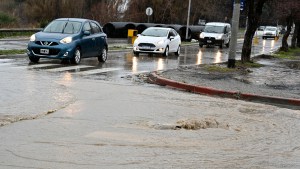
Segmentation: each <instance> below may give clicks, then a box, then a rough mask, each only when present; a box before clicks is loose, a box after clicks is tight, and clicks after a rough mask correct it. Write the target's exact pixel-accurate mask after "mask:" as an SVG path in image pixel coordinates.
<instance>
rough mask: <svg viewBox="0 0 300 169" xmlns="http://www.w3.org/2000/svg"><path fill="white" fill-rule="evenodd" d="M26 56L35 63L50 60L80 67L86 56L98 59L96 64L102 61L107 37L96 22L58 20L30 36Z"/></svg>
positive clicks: (104, 55) (74, 19)
mask: <svg viewBox="0 0 300 169" xmlns="http://www.w3.org/2000/svg"><path fill="white" fill-rule="evenodd" d="M27 55H28V57H29V60H30V61H31V62H34V63H38V62H39V60H40V58H51V59H61V60H69V61H71V63H74V64H79V63H80V60H81V59H82V58H85V57H98V61H99V62H105V61H106V59H107V36H106V34H105V33H104V32H103V30H102V28H101V26H100V24H99V23H98V22H96V21H93V20H88V19H79V18H60V19H56V20H54V21H52V22H51V23H50V24H49V25H47V26H46V27H45V29H43V31H41V32H38V33H35V34H33V35H32V36H31V37H30V42H29V43H28V48H27Z"/></svg>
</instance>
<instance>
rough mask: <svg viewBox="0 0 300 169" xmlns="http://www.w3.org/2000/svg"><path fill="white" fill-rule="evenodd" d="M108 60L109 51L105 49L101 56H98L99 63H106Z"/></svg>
mask: <svg viewBox="0 0 300 169" xmlns="http://www.w3.org/2000/svg"><path fill="white" fill-rule="evenodd" d="M106 60H107V50H106V48H105V47H104V48H103V49H102V51H101V53H100V55H99V56H98V61H99V62H105V61H106Z"/></svg>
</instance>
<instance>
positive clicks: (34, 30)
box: [0, 28, 43, 33]
mask: <svg viewBox="0 0 300 169" xmlns="http://www.w3.org/2000/svg"><path fill="white" fill-rule="evenodd" d="M41 30H43V29H42V28H11V29H7V28H5V29H0V33H10V32H39V31H41Z"/></svg>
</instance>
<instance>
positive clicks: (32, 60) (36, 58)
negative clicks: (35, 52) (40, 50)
mask: <svg viewBox="0 0 300 169" xmlns="http://www.w3.org/2000/svg"><path fill="white" fill-rule="evenodd" d="M29 60H30V61H31V62H33V63H38V62H39V60H40V57H36V56H29Z"/></svg>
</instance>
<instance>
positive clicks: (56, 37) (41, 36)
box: [35, 32, 74, 41]
mask: <svg viewBox="0 0 300 169" xmlns="http://www.w3.org/2000/svg"><path fill="white" fill-rule="evenodd" d="M69 36H71V37H73V36H74V34H62V33H48V32H38V33H36V34H35V38H36V40H37V41H48V40H52V41H60V40H62V39H63V38H65V37H69Z"/></svg>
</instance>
